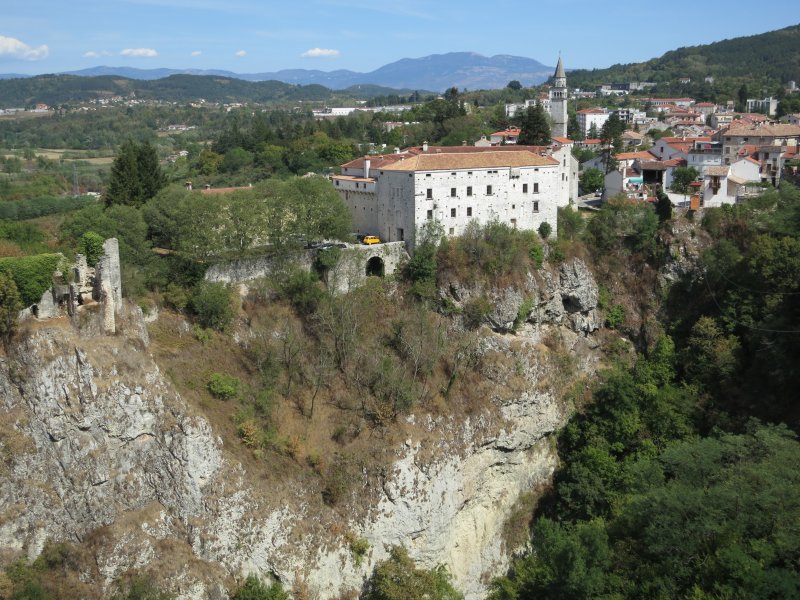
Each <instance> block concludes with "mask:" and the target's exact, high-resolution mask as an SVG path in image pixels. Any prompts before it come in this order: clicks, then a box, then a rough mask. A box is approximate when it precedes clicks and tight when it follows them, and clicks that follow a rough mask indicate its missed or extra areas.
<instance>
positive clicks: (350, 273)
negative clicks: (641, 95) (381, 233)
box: [325, 242, 408, 294]
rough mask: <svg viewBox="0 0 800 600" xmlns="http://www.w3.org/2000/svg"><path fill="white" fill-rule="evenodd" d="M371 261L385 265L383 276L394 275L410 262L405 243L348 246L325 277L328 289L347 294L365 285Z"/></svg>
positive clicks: (343, 249)
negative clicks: (400, 267)
mask: <svg viewBox="0 0 800 600" xmlns="http://www.w3.org/2000/svg"><path fill="white" fill-rule="evenodd" d="M371 259H377V260H380V261H382V263H383V275H384V276H388V275H393V274H394V273H395V272H396V271H397V269H398V267H399V266H400V264H401V263H402V262H403V261H405V260H408V253H407V252H406V245H405V242H387V243H384V244H374V245H372V246H355V245H348V247H347V248H342V249H341V258H340V259H339V262H338V264H337V265H336V266H335V267H334V268H333V269H331V270H330V271H329V272H328V273H327V274H326V276H325V283H326V284H327V285H328V289H330V290H333V292H334V293H337V294H345V293H347V292H349V291H350V290H352V289H354V288H357V287H359V286H362V285H364V283H365V282H366V280H367V265H368V263H369V261H370V260H371Z"/></svg>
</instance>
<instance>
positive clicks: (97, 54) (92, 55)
mask: <svg viewBox="0 0 800 600" xmlns="http://www.w3.org/2000/svg"><path fill="white" fill-rule="evenodd" d="M101 56H111V52H108V51H107V50H101V51H100V52H95V51H94V50H89V51H88V52H84V53H83V58H100V57H101Z"/></svg>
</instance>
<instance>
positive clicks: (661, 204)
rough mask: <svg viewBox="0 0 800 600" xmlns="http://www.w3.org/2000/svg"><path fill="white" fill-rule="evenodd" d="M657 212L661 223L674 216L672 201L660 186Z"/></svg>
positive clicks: (657, 195)
mask: <svg viewBox="0 0 800 600" xmlns="http://www.w3.org/2000/svg"><path fill="white" fill-rule="evenodd" d="M656 197H657V198H658V201H657V202H656V214H657V215H658V221H659V223H664V222H665V221H669V220H670V219H671V218H672V201H670V199H669V196H667V195H666V194H665V193H664V192H663V191H662V190H661V189H660V188H659V189H658V191H656Z"/></svg>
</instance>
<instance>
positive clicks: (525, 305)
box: [514, 297, 536, 331]
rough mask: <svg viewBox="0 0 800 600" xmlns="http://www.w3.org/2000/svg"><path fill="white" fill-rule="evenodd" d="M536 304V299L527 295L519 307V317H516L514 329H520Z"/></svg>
mask: <svg viewBox="0 0 800 600" xmlns="http://www.w3.org/2000/svg"><path fill="white" fill-rule="evenodd" d="M534 306H536V301H535V300H534V299H533V298H531V297H527V298H525V300H523V301H522V304H520V305H519V308H518V309H517V318H516V319H514V331H516V330H517V329H519V328H520V326H522V324H523V323H524V322H525V321H527V320H528V317H529V316H530V314H531V311H532V310H533V307H534Z"/></svg>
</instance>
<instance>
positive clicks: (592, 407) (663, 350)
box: [491, 183, 800, 600]
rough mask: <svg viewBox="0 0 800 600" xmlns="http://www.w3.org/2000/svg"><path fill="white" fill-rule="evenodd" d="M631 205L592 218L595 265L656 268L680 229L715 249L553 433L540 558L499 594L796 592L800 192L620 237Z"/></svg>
mask: <svg viewBox="0 0 800 600" xmlns="http://www.w3.org/2000/svg"><path fill="white" fill-rule="evenodd" d="M639 210H646V209H645V208H637V207H635V206H624V205H618V206H613V205H611V206H608V207H606V208H604V209H603V212H601V214H600V215H598V216H597V217H596V218H595V219H594V220H593V221H592V222H591V223H590V225H589V230H588V232H587V234H586V236H585V239H586V240H587V241H588V243H589V244H590V245H592V246H593V247H594V248H595V251H596V252H597V253H598V255H605V258H604V259H603V260H606V261H609V262H610V263H611V264H616V265H617V266H620V265H621V262H619V261H624V262H628V263H630V264H633V265H636V264H641V260H645V261H647V263H649V264H651V265H653V266H658V265H664V264H665V263H669V261H670V260H671V259H670V256H673V257H674V256H675V254H674V253H675V252H680V250H679V248H681V246H682V245H683V244H684V242H681V241H680V240H679V239H677V238H676V237H674V234H675V232H676V231H679V230H681V229H683V231H684V233H685V232H687V231H691V235H692V236H693V237H694V236H695V235H696V236H697V237H698V238H701V237H702V236H705V235H709V234H710V237H708V238H707V239H708V243H707V246H706V248H705V250H704V251H703V252H702V253H701V255H700V256H699V262H698V264H697V268H696V270H694V269H693V270H692V271H691V272H688V273H686V275H685V276H683V277H682V278H680V279H679V281H678V282H676V283H675V284H674V285H672V286H670V287H669V294H668V295H667V296H666V297H665V299H664V301H663V303H662V304H661V307H660V317H659V319H658V321H657V322H655V321H652V322H651V323H650V325H649V327H650V328H651V336H653V335H654V336H655V340H654V341H653V342H651V343H648V344H647V348H646V350H645V352H644V354H643V355H641V356H639V357H638V358H637V359H636V360H635V361H634V362H633V363H627V362H626V361H625V360H624V359H623V360H617V361H615V364H614V366H613V367H612V368H611V369H609V370H608V372H607V373H606V374H605V375H604V376H603V377H601V380H600V382H599V383H598V384H597V385H596V386H595V387H594V389H593V393H592V397H591V400H590V401H589V403H588V404H587V405H586V406H585V408H584V409H583V410H582V411H581V412H580V413H579V414H578V415H576V416H575V417H574V418H573V419H572V421H571V422H570V424H569V425H568V426H567V427H566V428H565V429H564V430H563V431H562V432H561V434H560V436H559V440H558V444H559V453H560V455H561V458H562V465H563V466H562V468H561V469H560V470H559V472H558V473H557V475H556V480H555V485H554V487H553V489H552V490H551V492H550V493H549V494H548V495H546V496H545V498H544V499H543V500H542V501H541V502H540V504H539V507H538V510H537V514H536V517H535V519H534V520H533V522H532V538H531V539H532V551H531V553H530V554H529V555H528V556H526V557H525V558H522V559H520V560H519V561H517V562H516V564H515V565H514V567H513V569H512V571H511V573H510V574H509V575H508V576H507V577H504V578H501V579H498V580H496V581H495V582H494V584H493V591H492V594H491V598H492V599H494V600H511V599H523V598H597V597H605V598H612V597H613V598H631V599H634V598H642V597H647V598H703V599H705V598H708V599H711V598H790V597H797V596H798V594H800V573H799V572H798V561H800V533H799V532H798V531H797V528H796V526H795V525H794V524H796V523H797V522H798V521H800V501H798V493H799V492H800V476H799V475H798V473H797V471H796V469H795V465H796V464H797V463H798V461H799V460H800V444H798V441H797V430H798V426H800V420H799V419H798V416H799V413H798V407H797V402H796V390H797V389H798V386H799V385H800V380H798V374H800V301H799V300H798V299H799V298H800V283H798V282H800V258H798V257H800V240H799V238H800V192H798V190H797V189H796V188H794V187H792V186H791V185H789V184H786V183H785V184H784V185H783V187H782V188H781V190H780V193H778V192H776V191H774V190H773V191H768V192H766V193H765V194H764V195H763V196H762V197H761V198H759V199H757V200H754V201H753V202H751V203H750V204H747V205H738V206H726V207H723V208H718V209H710V210H707V211H706V212H705V215H704V217H703V220H702V229H701V230H700V231H697V230H695V229H694V226H691V227H690V228H689V229H686V224H684V225H681V224H680V220H677V221H673V222H668V225H667V227H666V228H664V226H663V225H662V230H661V234H660V236H659V238H660V241H659V242H657V243H654V244H653V243H651V242H650V241H649V240H647V239H642V238H638V239H640V240H641V242H642V244H643V245H638V244H637V245H631V244H630V243H629V242H627V243H626V242H623V241H622V240H623V239H624V238H623V237H620V234H622V233H623V231H624V230H625V228H626V227H627V226H629V225H630V224H631V223H632V219H633V218H634V214H635V212H636V211H639ZM626 224H627V225H626ZM609 231H615V232H616V234H615V235H612V236H610V237H608V235H607V234H608V233H609ZM603 239H605V240H613V241H612V242H611V243H610V244H608V243H606V244H599V245H598V242H599V241H600V240H603ZM634 239H637V238H636V237H635V238H634ZM629 240H630V238H629ZM712 240H713V241H712ZM664 242H666V244H667V246H668V247H670V248H671V250H670V253H671V254H665V253H664V251H665V246H664V245H663V244H664ZM615 270H616V268H615V267H612V268H611V270H610V273H609V274H610V279H609V283H611V284H612V285H613V283H614V280H615V278H617V277H619V273H617V274H615ZM618 281H619V280H618ZM642 283H643V284H644V283H645V282H642ZM651 300H652V299H651ZM622 327H623V328H624V327H625V325H622Z"/></svg>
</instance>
